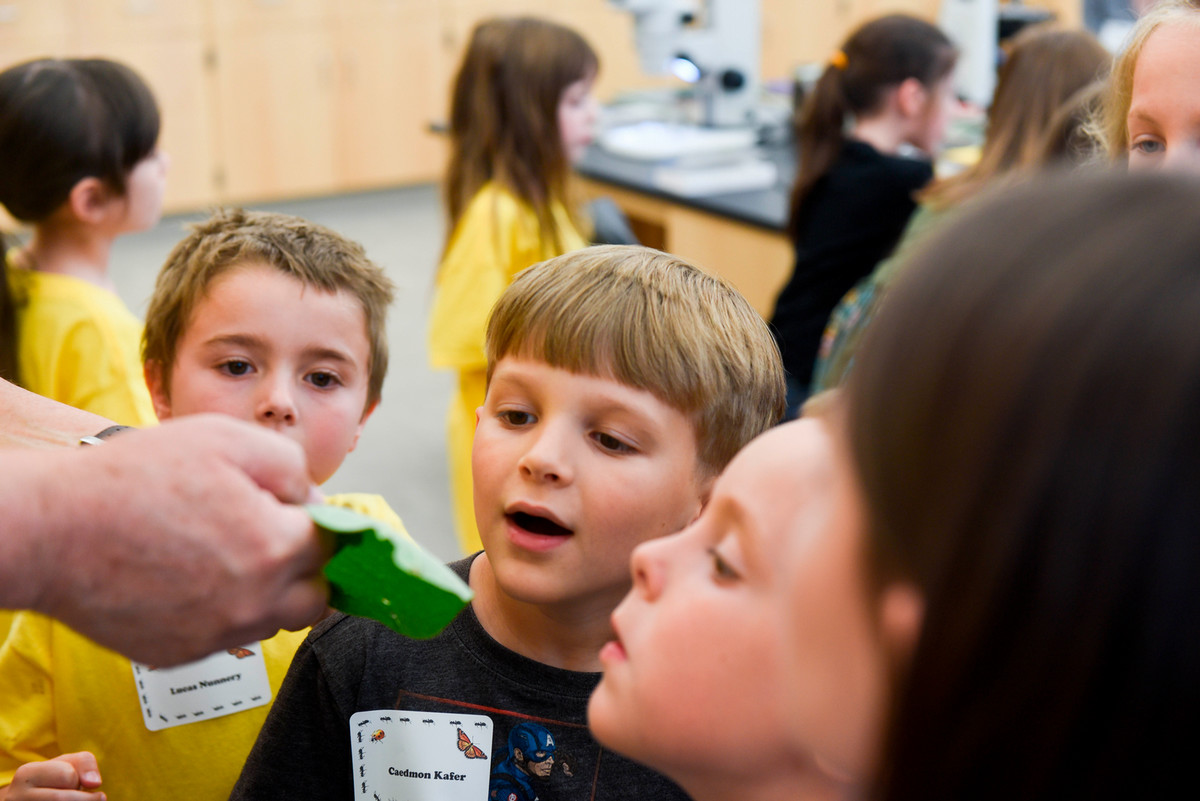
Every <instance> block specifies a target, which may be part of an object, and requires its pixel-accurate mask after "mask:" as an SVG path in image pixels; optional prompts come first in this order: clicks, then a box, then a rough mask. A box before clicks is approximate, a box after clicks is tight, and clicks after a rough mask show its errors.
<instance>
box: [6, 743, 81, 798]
mask: <svg viewBox="0 0 1200 801" xmlns="http://www.w3.org/2000/svg"><path fill="white" fill-rule="evenodd" d="M99 786H100V769H99V767H98V766H97V765H96V757H95V756H94V755H92V754H91V753H90V752H88V751H80V752H78V753H75V754H63V755H62V756H58V757H55V758H54V759H47V760H46V761H45V762H26V763H25V764H24V765H22V766H21V767H19V768H17V770H16V772H15V773H14V774H13V780H12V784H10V785H9V786H8V787H5V788H3V789H0V801H71V799H76V798H77V799H79V801H104V798H105V795H104V793H94V792H91V791H92V790H95V789H96V788H97V787H99Z"/></svg>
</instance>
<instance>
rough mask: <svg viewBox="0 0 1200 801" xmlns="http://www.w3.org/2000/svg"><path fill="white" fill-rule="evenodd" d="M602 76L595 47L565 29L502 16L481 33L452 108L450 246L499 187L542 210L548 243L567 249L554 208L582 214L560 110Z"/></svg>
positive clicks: (465, 65)
mask: <svg viewBox="0 0 1200 801" xmlns="http://www.w3.org/2000/svg"><path fill="white" fill-rule="evenodd" d="M598 69H599V60H598V59H597V57H596V54H595V52H594V51H593V50H592V48H591V46H590V45H588V43H587V41H586V40H585V39H584V38H583V37H582V36H580V35H579V34H578V33H576V32H575V31H573V30H571V29H570V28H566V27H564V26H562V25H556V24H555V23H552V22H547V21H545V20H540V19H536V18H532V17H502V18H496V19H491V20H486V21H484V22H481V23H480V24H479V25H477V26H476V27H475V30H474V31H473V32H472V34H471V40H470V42H469V43H468V45H467V50H466V54H465V55H464V56H463V60H462V64H461V65H460V66H459V69H458V74H457V76H456V77H455V79H454V90H453V93H452V95H451V101H450V140H451V152H450V166H449V168H448V169H447V172H446V181H445V203H446V212H447V218H448V221H449V225H448V226H447V229H446V231H447V233H446V238H447V241H449V238H450V236H451V235H452V234H453V232H454V228H455V226H456V225H457V224H458V221H459V219H460V218H461V217H462V214H463V212H464V211H465V209H466V207H467V204H469V203H470V202H471V199H472V198H473V197H474V196H475V194H476V193H477V192H478V191H479V190H480V189H481V188H483V186H484V184H486V183H488V182H489V181H496V182H497V183H499V184H500V185H501V186H503V187H504V188H505V189H507V190H508V191H509V192H511V193H512V194H513V195H515V196H516V197H517V198H518V199H520V200H522V201H524V202H525V203H527V204H528V205H529V206H530V207H531V208H532V209H533V210H534V213H535V214H536V215H537V220H538V227H539V229H540V233H541V236H542V238H543V239H545V240H546V241H549V242H553V243H555V245H556V246H557V247H559V248H561V241H560V236H559V232H558V226H557V225H556V224H555V222H554V216H553V213H552V204H553V203H554V202H560V203H564V204H565V205H566V207H567V212H568V214H570V215H572V216H574V210H573V209H572V208H571V204H569V203H567V178H568V176H569V174H570V164H569V162H568V160H567V154H566V152H565V150H564V148H563V143H562V136H561V134H560V132H559V130H558V105H559V101H560V100H561V99H562V93H563V90H564V89H566V88H567V87H568V86H570V85H571V84H572V83H575V82H576V81H579V80H583V79H585V78H587V77H589V76H592V75H595V74H596V72H597V70H598Z"/></svg>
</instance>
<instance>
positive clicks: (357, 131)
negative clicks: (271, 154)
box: [333, 0, 451, 188]
mask: <svg viewBox="0 0 1200 801" xmlns="http://www.w3.org/2000/svg"><path fill="white" fill-rule="evenodd" d="M334 31H335V33H334V49H335V53H336V56H335V58H336V62H337V64H336V70H337V73H336V86H335V90H334V138H335V141H336V142H337V149H336V152H335V153H334V165H333V166H334V179H335V181H336V182H337V183H338V184H339V185H341V186H352V187H356V188H362V187H374V186H385V185H392V184H402V183H415V182H419V181H431V180H436V179H437V178H438V177H439V176H440V175H441V174H442V170H443V166H444V160H445V143H444V141H443V137H441V136H439V135H437V134H435V133H433V132H432V131H431V130H430V124H431V123H433V122H436V121H440V120H443V119H445V115H446V102H447V96H448V92H449V89H448V88H447V87H448V85H449V77H448V74H449V71H450V69H451V65H448V64H447V63H446V60H445V59H444V58H443V56H442V51H443V47H444V45H443V41H442V33H443V28H442V21H441V18H440V17H439V16H438V15H436V14H431V13H429V9H428V7H427V5H426V4H425V3H422V2H414V0H407V1H406V0H357V2H355V3H347V4H345V5H344V6H342V11H341V12H340V14H339V17H338V18H337V19H336V20H335V23H334Z"/></svg>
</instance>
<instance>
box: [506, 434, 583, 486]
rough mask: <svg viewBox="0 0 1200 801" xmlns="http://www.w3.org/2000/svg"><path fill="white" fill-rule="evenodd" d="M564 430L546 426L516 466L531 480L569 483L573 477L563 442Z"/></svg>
mask: <svg viewBox="0 0 1200 801" xmlns="http://www.w3.org/2000/svg"><path fill="white" fill-rule="evenodd" d="M563 436H564V432H559V431H557V430H556V429H555V427H554V426H546V427H545V428H543V429H542V431H541V432H539V434H538V435H537V437H536V439H535V440H534V442H533V443H532V444H531V446H530V448H529V449H528V450H527V451H525V454H524V455H523V456H522V457H521V460H520V462H518V464H517V468H518V469H519V470H520V471H521V475H523V476H525V477H526V478H529V479H531V480H533V481H547V482H552V483H555V484H569V483H570V482H571V480H572V478H573V471H572V470H571V468H570V466H569V464H568V459H567V458H566V451H565V447H564V442H563Z"/></svg>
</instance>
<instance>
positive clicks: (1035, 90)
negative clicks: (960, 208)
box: [919, 28, 1112, 209]
mask: <svg viewBox="0 0 1200 801" xmlns="http://www.w3.org/2000/svg"><path fill="white" fill-rule="evenodd" d="M1111 63H1112V57H1111V56H1109V54H1108V51H1107V50H1105V49H1104V46H1103V45H1101V44H1100V42H1099V41H1097V40H1096V37H1095V36H1093V35H1092V34H1090V33H1088V32H1087V31H1082V30H1059V29H1056V28H1034V29H1030V30H1029V31H1028V32H1022V33H1021V34H1018V36H1017V39H1016V41H1015V42H1014V43H1013V49H1012V52H1011V53H1009V55H1008V58H1007V60H1005V62H1004V66H1003V67H1001V69H1000V75H999V78H998V79H997V81H996V91H995V93H994V94H993V96H992V105H991V108H989V109H988V127H987V136H986V137H985V139H984V143H983V152H982V153H981V154H980V157H979V161H978V162H976V163H975V164H974V165H972V166H971V167H970V168H968V169H967V170H965V171H963V172H961V173H959V174H958V175H955V176H952V177H950V178H947V179H945V180H942V181H937V182H935V183H934V184H933V185H931V186H930V187H928V188H927V189H925V190H924V191H923V192H921V194H920V196H919V197H920V200H921V202H922V203H925V204H927V205H929V206H930V207H932V208H934V209H944V208H947V207H949V206H953V205H956V204H958V203H961V202H962V201H964V200H966V199H967V198H969V197H971V196H972V195H974V194H975V193H976V192H978V191H979V190H980V189H983V188H984V187H985V186H987V185H989V184H991V183H992V182H993V180H994V179H996V178H998V177H1000V176H1002V175H1006V174H1008V173H1010V172H1012V171H1013V170H1017V169H1021V168H1026V167H1034V166H1036V165H1038V163H1039V162H1040V161H1041V156H1042V150H1043V138H1044V136H1045V132H1046V129H1047V128H1048V127H1049V125H1050V121H1051V119H1052V118H1053V117H1054V114H1055V112H1057V111H1058V109H1059V108H1060V107H1061V106H1062V105H1063V104H1064V103H1066V102H1067V101H1068V100H1069V99H1070V98H1071V96H1072V95H1074V94H1075V93H1076V92H1077V91H1079V90H1080V89H1082V88H1083V87H1085V86H1087V85H1088V84H1089V83H1091V82H1092V81H1094V80H1096V79H1097V78H1099V77H1101V76H1102V75H1103V74H1104V73H1105V72H1106V71H1107V70H1108V68H1109V65H1110V64H1111Z"/></svg>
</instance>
